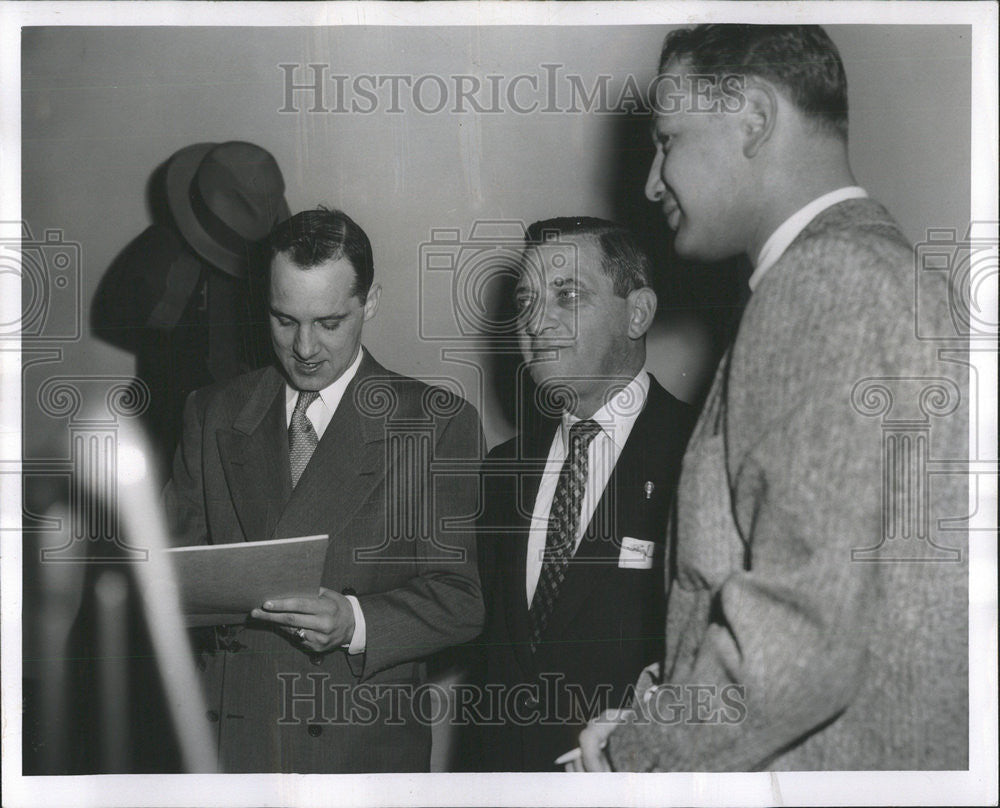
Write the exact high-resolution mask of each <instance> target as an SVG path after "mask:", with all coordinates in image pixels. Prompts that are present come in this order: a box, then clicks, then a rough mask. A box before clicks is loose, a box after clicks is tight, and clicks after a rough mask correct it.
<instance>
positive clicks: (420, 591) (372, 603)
mask: <svg viewBox="0 0 1000 808" xmlns="http://www.w3.org/2000/svg"><path fill="white" fill-rule="evenodd" d="M482 445H483V437H482V429H481V427H480V423H479V416H478V415H477V414H476V412H475V410H474V409H473V408H472V407H471V406H469V405H467V404H463V405H462V406H461V408H460V409H459V411H458V412H457V413H456V414H455V415H454V416H453V417H451V418H448V419H446V420H445V421H444V423H443V424H442V426H441V428H440V431H439V432H438V433H437V438H436V442H435V447H434V459H435V460H443V461H458V462H454V463H452V466H453V468H452V469H451V470H450V471H447V470H446V471H444V472H442V473H431V472H430V471H429V470H426V469H425V476H424V479H423V481H422V483H423V484H424V485H427V486H429V487H430V490H431V496H432V498H433V515H434V518H433V523H432V524H431V525H430V532H429V534H428V535H423V536H420V537H418V538H417V539H416V540H415V541H414V542H413V559H414V561H413V563H414V571H415V574H414V575H413V577H412V578H410V580H409V581H407V583H406V584H405V585H403V586H401V587H398V588H395V589H392V590H389V591H386V592H382V593H378V594H372V595H363V596H361V597H359V599H358V600H359V603H360V605H361V608H362V611H363V612H364V616H365V623H366V626H367V646H366V650H365V654H364V662H363V670H362V673H361V676H362V678H367V677H369V676H371V675H372V674H374V673H377V672H378V671H381V670H385V669H386V668H389V667H392V666H393V665H398V664H400V663H402V662H407V661H410V660H414V659H418V658H420V657H423V656H426V655H428V654H431V653H434V652H435V651H439V650H441V649H443V648H447V647H450V646H453V645H458V644H460V643H463V642H465V641H467V640H470V639H472V638H474V637H475V636H477V635H478V634H479V632H480V631H481V630H482V626H483V599H482V592H481V589H480V583H479V573H478V569H477V561H476V544H475V531H474V529H473V522H474V516H475V514H476V510H477V506H478V500H479V480H478V473H477V471H478V466H479V462H480V455H481V447H482ZM356 672H357V671H356Z"/></svg>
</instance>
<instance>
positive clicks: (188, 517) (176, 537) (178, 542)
mask: <svg viewBox="0 0 1000 808" xmlns="http://www.w3.org/2000/svg"><path fill="white" fill-rule="evenodd" d="M200 404H201V402H200V399H199V397H198V393H197V391H194V392H192V393H191V394H190V395H188V397H187V401H186V402H185V403H184V421H183V430H182V432H181V440H180V443H179V444H178V446H177V450H176V452H175V453H174V462H173V471H172V474H171V478H170V481H169V482H168V483H167V485H166V487H165V488H164V489H163V507H164V510H165V512H166V517H167V526H168V529H169V531H170V535H171V537H172V539H173V542H174V544H175V546H178V547H185V546H190V545H195V544H206V543H207V542H208V525H207V519H206V517H205V491H204V485H203V482H202V462H201V461H202V441H203V424H204V412H203V411H202V407H201V405H200Z"/></svg>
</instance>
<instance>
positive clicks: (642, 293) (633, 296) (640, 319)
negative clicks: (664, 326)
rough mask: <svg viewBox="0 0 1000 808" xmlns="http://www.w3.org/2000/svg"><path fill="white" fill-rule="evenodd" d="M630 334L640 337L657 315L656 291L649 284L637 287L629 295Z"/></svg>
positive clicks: (632, 337)
mask: <svg viewBox="0 0 1000 808" xmlns="http://www.w3.org/2000/svg"><path fill="white" fill-rule="evenodd" d="M627 300H628V335H629V337H630V338H631V339H639V338H640V337H641V336H643V335H644V334H645V333H646V332H647V331H648V330H649V327H650V326H651V325H652V324H653V318H654V317H655V316H656V292H654V291H653V290H652V289H650V288H649V287H648V286H643V287H642V288H641V289H635V290H633V291H631V292H629V295H628V298H627Z"/></svg>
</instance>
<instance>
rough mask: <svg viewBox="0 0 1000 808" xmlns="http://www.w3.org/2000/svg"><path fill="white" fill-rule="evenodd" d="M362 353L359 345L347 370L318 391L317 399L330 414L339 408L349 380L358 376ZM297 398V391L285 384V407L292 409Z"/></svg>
mask: <svg viewBox="0 0 1000 808" xmlns="http://www.w3.org/2000/svg"><path fill="white" fill-rule="evenodd" d="M363 353H364V351H363V350H362V348H361V346H360V345H359V346H358V355H357V356H355V357H354V361H353V362H351V364H350V366H349V367H348V368H347V370H345V371H344V372H343V373H341V374H340V376H339V377H337V378H336V379H335V380H334V381H333V382H331V383H330V384H328V385H327V386H326V387H324V388H323V389H322V390H320V391H319V397H320V399H322V401H323V405H324V406H325V407H326V409H327V410H328V411H329V412H330V413H334V412H336V411H337V407H339V406H340V400H341V399H342V398H343V397H344V391H345V390H347V385H349V384H350V383H351V380H352V379H353V378H354V377H355V376H356V375H357V374H358V368H359V367H361V355H362V354H363ZM298 397H299V391H298V390H296V389H295V388H294V387H292V386H291V385H290V384H285V406H286V407H288V406H292V407H294V406H295V400H296V399H297V398H298Z"/></svg>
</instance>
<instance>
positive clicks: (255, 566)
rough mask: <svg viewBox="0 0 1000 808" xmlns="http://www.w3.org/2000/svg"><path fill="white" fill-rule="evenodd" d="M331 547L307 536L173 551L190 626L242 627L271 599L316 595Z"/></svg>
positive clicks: (324, 538) (325, 540) (322, 539)
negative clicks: (256, 610)
mask: <svg viewBox="0 0 1000 808" xmlns="http://www.w3.org/2000/svg"><path fill="white" fill-rule="evenodd" d="M329 543H330V539H329V537H328V536H306V537H303V538H296V539H274V540H271V541H242V542H236V543H234V544H199V545H197V546H194V547H174V548H171V549H170V550H167V551H166V555H167V556H169V557H170V560H171V561H172V562H173V563H174V568H175V569H176V571H177V585H178V588H179V589H180V600H181V608H182V609H183V611H184V617H185V620H186V621H187V624H188V625H189V626H215V625H221V624H224V623H242V622H244V621H245V620H246V619H247V615H248V614H249V612H250V610H251V609H253V608H254V607H256V606H260V604H261V603H263V602H264V601H265V600H268V599H269V598H283V597H303V596H304V597H315V596H316V595H317V593H318V592H319V583H320V578H321V577H322V575H323V562H324V560H325V559H326V548H327V545H328V544H329Z"/></svg>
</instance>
